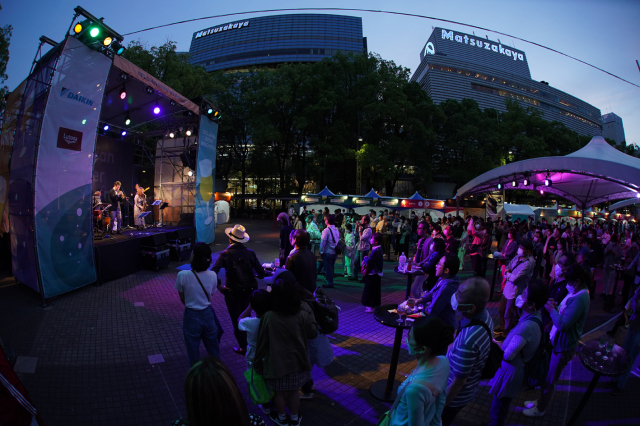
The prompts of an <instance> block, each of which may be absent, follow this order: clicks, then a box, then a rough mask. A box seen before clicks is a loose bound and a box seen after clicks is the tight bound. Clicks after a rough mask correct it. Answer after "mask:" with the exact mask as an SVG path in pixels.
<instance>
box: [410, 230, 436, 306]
mask: <svg viewBox="0 0 640 426" xmlns="http://www.w3.org/2000/svg"><path fill="white" fill-rule="evenodd" d="M417 231H418V238H419V239H418V245H417V246H416V253H415V255H414V256H413V263H414V264H415V265H416V267H417V268H420V267H422V266H423V265H426V263H427V261H428V260H429V257H430V256H431V247H432V244H431V241H432V240H433V238H431V236H430V235H429V224H428V223H427V221H425V220H423V221H421V222H420V223H419V224H418V228H417ZM426 281H427V277H426V276H425V275H418V276H416V277H415V278H414V279H413V284H412V285H411V295H412V296H413V297H415V298H418V297H420V295H421V294H422V291H423V290H422V287H423V286H424V284H425V282H426Z"/></svg>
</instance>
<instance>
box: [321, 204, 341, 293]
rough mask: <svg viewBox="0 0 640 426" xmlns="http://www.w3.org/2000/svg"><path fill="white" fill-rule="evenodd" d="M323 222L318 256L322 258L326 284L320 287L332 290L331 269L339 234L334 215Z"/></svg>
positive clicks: (335, 256) (334, 260)
mask: <svg viewBox="0 0 640 426" xmlns="http://www.w3.org/2000/svg"><path fill="white" fill-rule="evenodd" d="M325 222H326V224H327V227H326V228H325V229H324V230H323V231H322V239H321V240H320V255H321V256H322V263H323V265H324V273H325V278H326V280H327V283H326V284H323V285H322V287H323V288H333V267H334V265H335V263H336V259H337V257H338V255H337V254H336V246H337V245H338V242H339V241H340V232H339V231H338V230H337V229H336V226H335V224H336V217H335V216H334V215H332V214H330V215H327V218H326V220H325Z"/></svg>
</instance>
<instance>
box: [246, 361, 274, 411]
mask: <svg viewBox="0 0 640 426" xmlns="http://www.w3.org/2000/svg"><path fill="white" fill-rule="evenodd" d="M244 378H245V379H246V380H247V384H248V385H249V394H250V395H251V400H252V401H253V403H254V404H266V403H267V402H269V401H271V398H273V395H274V392H273V390H271V389H269V388H268V387H267V384H266V383H265V381H264V377H262V375H260V374H258V373H257V372H255V371H254V368H253V367H251V368H250V369H248V370H247V371H245V372H244Z"/></svg>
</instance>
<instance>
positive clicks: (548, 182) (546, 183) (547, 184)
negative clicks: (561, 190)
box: [544, 178, 553, 186]
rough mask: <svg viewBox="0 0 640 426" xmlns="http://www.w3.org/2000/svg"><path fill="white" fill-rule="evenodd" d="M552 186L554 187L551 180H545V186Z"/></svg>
mask: <svg viewBox="0 0 640 426" xmlns="http://www.w3.org/2000/svg"><path fill="white" fill-rule="evenodd" d="M551 185H553V182H552V181H551V179H549V178H546V179H545V180H544V186H551Z"/></svg>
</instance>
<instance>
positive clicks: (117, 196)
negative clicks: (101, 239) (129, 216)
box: [109, 180, 125, 234]
mask: <svg viewBox="0 0 640 426" xmlns="http://www.w3.org/2000/svg"><path fill="white" fill-rule="evenodd" d="M121 185H122V184H121V183H120V181H118V180H117V181H116V182H115V183H114V184H113V188H111V190H110V191H109V201H110V202H111V207H110V210H111V225H109V233H110V234H113V231H114V230H115V231H116V232H117V233H118V234H119V233H120V229H121V228H122V210H121V209H120V203H121V202H122V201H124V199H125V196H124V194H123V193H122V191H120V186H121Z"/></svg>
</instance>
